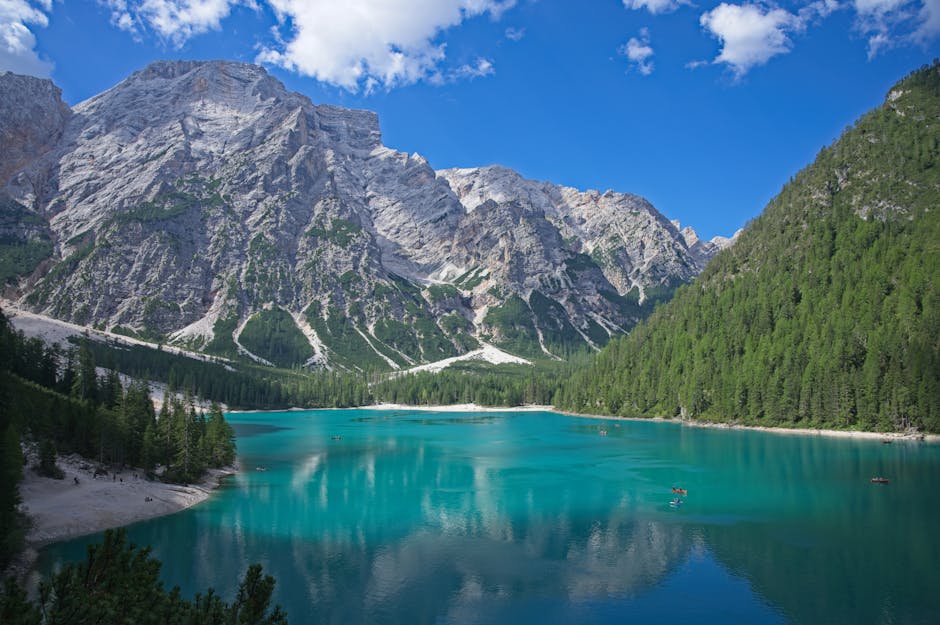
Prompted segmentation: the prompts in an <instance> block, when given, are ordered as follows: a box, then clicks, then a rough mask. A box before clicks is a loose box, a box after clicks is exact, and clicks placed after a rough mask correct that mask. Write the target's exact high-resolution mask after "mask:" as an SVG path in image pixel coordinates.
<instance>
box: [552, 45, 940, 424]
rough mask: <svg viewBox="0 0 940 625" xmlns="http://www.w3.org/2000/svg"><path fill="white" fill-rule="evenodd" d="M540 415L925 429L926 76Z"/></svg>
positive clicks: (937, 282) (938, 416)
mask: <svg viewBox="0 0 940 625" xmlns="http://www.w3.org/2000/svg"><path fill="white" fill-rule="evenodd" d="M556 403H557V404H558V405H559V407H561V408H566V409H571V410H579V411H589V412H603V413H609V414H619V415H632V416H669V417H672V416H682V417H683V418H694V419H701V420H714V421H735V422H740V423H744V424H754V425H774V426H794V427H795V426H799V427H827V428H844V429H865V430H906V429H910V428H914V429H918V430H926V431H931V432H936V431H940V64H938V62H937V61H935V62H934V64H933V65H931V66H929V67H928V66H925V67H923V68H921V69H920V70H918V71H915V72H913V73H912V74H911V75H909V76H908V77H906V78H905V79H903V80H901V81H900V82H899V83H898V84H897V85H896V86H895V87H894V88H893V89H891V91H890V92H889V94H888V96H887V98H886V100H885V103H884V104H883V105H882V106H881V107H879V108H877V109H875V110H873V111H871V112H870V113H868V114H866V115H865V116H863V117H862V118H861V119H860V120H858V122H857V123H856V124H855V126H854V127H852V128H849V129H847V130H846V131H845V132H844V133H843V135H842V136H841V138H840V139H839V140H838V141H837V142H836V143H834V144H833V145H832V146H830V147H828V148H825V149H823V150H822V151H821V152H820V153H819V155H818V156H817V158H816V161H815V162H814V163H813V164H812V165H810V166H808V167H807V168H805V169H804V170H803V171H801V172H800V173H799V174H797V175H796V176H795V177H794V178H793V179H792V180H791V181H790V182H789V183H788V184H787V185H786V186H785V187H784V188H783V190H782V191H781V192H780V194H779V195H778V196H777V197H776V198H774V199H773V200H772V201H771V202H770V204H768V206H767V207H766V209H765V210H764V212H763V214H762V215H761V216H760V217H759V218H757V219H756V220H754V221H753V222H752V223H751V224H749V226H748V227H747V228H746V230H745V231H744V232H743V233H742V234H741V236H740V237H739V239H738V242H737V243H736V244H735V246H733V247H732V248H730V249H728V250H725V251H724V252H722V253H720V254H719V255H718V256H716V257H715V258H714V260H713V261H712V262H711V263H710V264H709V265H708V267H707V268H706V269H705V271H704V272H703V273H702V274H701V275H700V277H699V278H698V279H697V280H696V281H695V282H693V283H692V284H690V285H687V286H685V287H682V288H681V289H680V290H679V291H678V292H677V294H676V297H675V298H674V299H673V300H672V301H671V302H669V303H668V304H666V305H664V306H662V307H661V308H659V309H658V310H657V312H656V313H654V315H653V316H652V317H650V319H649V320H648V321H647V322H645V323H643V324H641V325H640V326H638V327H637V328H635V329H634V331H633V332H632V334H631V335H630V336H628V337H625V338H623V339H618V340H615V341H613V342H612V343H611V344H610V345H609V346H608V347H607V349H606V350H605V351H603V352H602V353H601V354H599V355H598V357H597V358H596V359H595V362H594V364H593V366H592V367H590V368H588V369H587V370H585V371H583V372H581V373H579V374H578V375H575V376H573V378H572V379H571V380H570V382H569V383H568V384H566V385H565V388H564V389H563V391H562V392H561V393H559V396H558V398H557V401H556Z"/></svg>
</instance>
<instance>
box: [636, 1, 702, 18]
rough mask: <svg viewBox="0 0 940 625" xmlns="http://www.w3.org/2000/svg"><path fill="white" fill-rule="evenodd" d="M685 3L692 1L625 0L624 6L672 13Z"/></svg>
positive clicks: (654, 12)
mask: <svg viewBox="0 0 940 625" xmlns="http://www.w3.org/2000/svg"><path fill="white" fill-rule="evenodd" d="M683 4H685V5H690V4H692V2H691V1H690V0H623V6H624V7H626V8H628V9H632V10H634V11H639V10H640V9H646V10H647V11H649V12H650V13H652V14H653V15H657V14H659V13H671V12H672V11H675V10H676V9H678V8H679V6H680V5H683Z"/></svg>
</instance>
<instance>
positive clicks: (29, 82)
mask: <svg viewBox="0 0 940 625" xmlns="http://www.w3.org/2000/svg"><path fill="white" fill-rule="evenodd" d="M31 103H34V104H31ZM0 120H3V122H0V140H2V146H0V147H2V148H3V150H2V154H3V157H2V159H0V174H2V177H0V183H2V192H3V194H4V197H5V198H7V200H5V201H7V202H8V204H6V205H5V206H8V207H9V208H3V211H4V213H5V214H6V215H7V216H8V217H9V218H8V219H5V220H4V221H3V224H5V227H7V226H8V227H9V228H10V229H13V230H15V229H16V228H17V227H19V228H20V230H19V231H18V232H21V233H22V232H27V231H28V232H32V233H33V234H32V236H33V240H39V239H42V241H44V242H45V243H44V244H45V245H46V247H45V248H43V250H44V253H45V256H44V257H43V258H42V259H41V262H36V263H34V264H33V265H32V266H26V265H28V264H29V263H26V265H24V267H23V268H21V270H19V271H18V273H15V274H13V275H11V276H6V277H5V278H6V280H7V283H8V284H10V285H11V286H10V287H8V289H9V288H13V289H14V292H15V296H16V297H17V298H18V299H19V301H20V304H21V305H23V306H25V307H27V308H29V309H31V310H34V311H37V312H42V313H45V314H49V315H51V316H54V317H57V318H60V319H65V320H68V321H73V322H77V323H81V324H88V325H91V324H95V325H98V326H99V327H100V326H104V327H107V328H109V329H112V330H114V331H119V332H123V333H127V334H132V335H137V336H141V337H145V338H160V339H163V340H172V341H176V342H180V343H183V344H186V345H188V346H190V347H193V348H197V349H202V350H205V351H207V352H212V353H219V354H227V355H236V354H243V355H245V356H247V357H252V358H255V359H256V360H259V361H265V362H273V363H275V364H282V365H284V366H288V365H290V364H301V362H300V361H302V362H304V363H306V364H308V365H325V366H329V367H333V368H337V367H338V368H344V369H367V368H374V369H388V368H400V367H406V366H409V365H411V364H414V363H419V362H428V361H433V360H438V359H441V358H446V357H449V356H453V355H457V354H460V353H464V352H466V351H468V350H471V349H474V348H475V347H477V346H478V344H479V341H480V340H485V341H488V342H493V343H496V344H498V345H502V346H503V347H506V348H507V349H510V350H511V351H515V352H517V353H521V354H523V355H530V356H539V355H541V356H545V357H549V356H557V355H562V354H563V353H567V352H569V351H571V350H575V349H579V348H583V347H585V346H588V345H590V346H594V347H597V346H600V345H603V344H604V343H606V341H607V340H608V339H609V337H610V336H611V335H614V334H618V333H622V332H624V331H626V330H628V329H629V328H630V327H631V326H632V325H633V324H634V323H635V322H636V321H637V320H638V319H640V318H641V317H642V316H644V315H645V314H646V312H647V310H648V308H649V305H650V302H652V301H653V300H655V299H656V297H661V296H663V295H664V294H665V293H667V292H668V291H669V290H670V289H671V288H673V287H674V286H676V285H677V284H679V283H681V282H684V281H687V280H689V279H691V278H692V277H694V276H695V275H696V274H697V273H698V271H699V270H700V269H701V268H702V266H703V264H704V262H705V261H707V259H708V258H710V257H711V255H713V254H714V253H715V252H716V251H717V246H714V245H713V244H709V245H712V247H707V246H705V245H704V244H702V242H696V243H691V244H690V243H689V240H690V237H694V233H691V234H689V233H688V232H687V231H683V232H680V231H679V230H678V229H677V228H676V226H675V225H673V224H672V223H670V222H669V221H668V220H667V219H666V218H665V217H663V216H662V215H660V214H659V213H658V212H657V211H656V210H655V209H654V208H653V207H652V206H651V205H650V204H649V202H647V201H646V200H644V199H643V198H640V197H637V196H633V195H627V194H619V193H613V192H610V191H608V192H606V193H603V194H600V193H597V192H594V191H588V192H580V191H577V190H575V189H570V188H566V187H560V186H556V185H552V184H549V183H539V182H533V181H529V180H525V179H523V178H521V177H520V176H519V175H518V174H516V173H515V172H513V171H512V170H509V169H505V168H501V167H486V168H481V169H461V170H447V171H441V172H435V171H434V170H433V169H432V168H431V166H430V165H429V164H428V162H427V161H426V160H425V159H423V158H421V157H420V156H418V155H409V154H405V153H402V152H398V151H395V150H393V149H390V148H388V147H385V146H383V145H382V138H381V133H380V130H379V125H378V119H377V117H376V115H375V114H374V113H371V112H368V111H355V110H348V109H343V108H338V107H334V106H327V105H314V104H313V103H312V102H311V101H310V100H309V99H308V98H306V97H305V96H303V95H300V94H297V93H291V92H289V91H287V90H286V89H285V88H284V86H283V85H282V84H281V83H280V82H278V81H277V80H276V79H274V78H273V77H271V76H270V75H268V74H267V72H265V71H264V70H263V69H262V68H260V67H257V66H254V65H247V64H241V63H231V62H159V63H155V64H153V65H150V66H148V67H147V68H145V69H143V70H141V71H139V72H136V73H135V74H133V75H132V76H130V77H129V78H127V79H126V80H125V81H123V82H122V83H120V84H118V85H117V86H115V87H113V88H112V89H109V90H108V91H105V92H104V93H102V94H100V95H98V96H95V97H93V98H91V99H89V100H87V101H85V102H82V103H80V104H78V105H76V106H75V107H74V108H73V109H71V110H69V109H68V107H67V106H65V105H64V104H63V103H62V102H61V99H60V97H59V92H58V89H56V88H55V87H54V86H53V85H52V84H51V83H50V82H48V81H40V80H36V79H27V78H25V77H20V76H14V75H12V74H6V75H3V76H0ZM16 215H19V216H18V217H17V216H16ZM10 216H12V217H10ZM7 221H9V222H11V224H12V225H11V224H6V222H7ZM20 224H27V225H29V224H32V225H31V226H30V227H32V228H33V230H32V231H31V230H29V228H26V229H25V230H24V227H20ZM37 229H38V230H37ZM33 231H35V232H33ZM39 231H41V232H39ZM23 237H26V235H25V234H24V235H23ZM23 237H21V239H22V240H26V238H23ZM37 237H38V238H37ZM43 237H44V238H43ZM695 238H696V239H697V237H695ZM37 253H38V252H37ZM8 292H9V291H8ZM285 320H286V321H285ZM290 345H293V346H294V347H291V348H290V349H288V348H287V347H285V346H290Z"/></svg>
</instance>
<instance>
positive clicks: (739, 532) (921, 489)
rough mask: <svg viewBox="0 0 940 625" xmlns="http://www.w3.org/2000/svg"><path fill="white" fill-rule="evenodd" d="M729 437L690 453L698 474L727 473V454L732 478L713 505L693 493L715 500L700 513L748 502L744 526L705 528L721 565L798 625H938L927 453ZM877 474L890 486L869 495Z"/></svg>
mask: <svg viewBox="0 0 940 625" xmlns="http://www.w3.org/2000/svg"><path fill="white" fill-rule="evenodd" d="M728 434H730V436H723V437H720V438H717V439H716V438H714V437H708V438H696V437H689V438H688V440H687V441H686V445H685V446H684V447H683V452H684V453H685V454H686V457H687V458H689V462H690V464H693V465H694V466H721V464H720V463H719V462H716V461H714V460H713V459H712V458H713V457H714V456H716V455H718V454H723V455H724V457H725V465H724V466H726V467H732V470H728V472H727V473H726V474H724V475H720V476H718V477H719V478H720V479H719V480H718V486H719V488H716V489H714V490H715V491H716V492H714V496H713V493H711V492H709V491H708V488H707V487H706V486H702V487H701V488H699V489H697V490H696V491H695V494H696V495H700V498H701V499H708V501H707V503H706V504H704V505H703V506H701V509H704V510H706V511H708V512H712V511H714V510H715V508H716V507H717V506H718V505H727V506H729V507H732V508H737V509H744V508H745V505H742V504H741V503H740V502H739V501H736V500H735V498H746V500H747V504H746V506H748V507H749V509H750V510H751V520H750V521H747V522H744V521H739V522H736V523H733V524H729V525H725V524H721V523H707V522H706V523H703V524H702V533H703V539H704V541H705V543H706V544H707V546H708V548H709V549H710V550H711V551H712V553H713V554H714V556H715V558H716V559H717V560H719V561H720V562H721V563H722V564H724V565H725V566H726V567H727V568H728V569H730V571H731V572H732V573H734V574H738V575H742V576H743V577H745V578H747V579H748V580H749V582H750V583H751V585H752V587H753V588H754V590H755V591H756V592H758V593H760V595H761V596H763V597H764V598H765V599H766V600H767V601H769V602H772V603H773V604H774V605H776V606H779V607H780V608H782V609H783V610H784V611H785V612H786V614H787V615H788V616H789V617H790V618H792V619H793V621H794V622H796V623H833V624H840V623H845V624H847V625H848V624H853V625H854V624H856V623H858V624H864V623H924V624H927V623H936V622H937V615H940V596H938V595H937V592H936V580H937V573H936V569H937V562H940V542H938V540H937V531H936V525H935V523H931V522H929V521H927V520H928V519H931V520H932V519H936V518H937V515H938V513H940V506H938V503H937V501H935V500H934V499H933V498H932V496H929V495H928V493H932V492H935V490H936V484H937V477H936V469H935V467H936V463H935V462H931V461H930V460H929V457H930V456H929V454H925V453H924V452H925V450H924V449H923V448H921V447H918V446H916V445H912V444H906V443H899V444H895V445H892V446H890V447H888V448H885V447H883V446H882V445H881V444H880V443H879V442H878V441H874V442H872V441H840V440H832V439H827V438H821V437H820V438H810V437H781V436H768V435H754V433H747V432H738V433H728ZM768 459H771V461H768ZM872 475H890V476H891V477H892V483H891V484H890V486H881V485H877V484H871V483H870V482H869V479H870V477H871V476H872ZM755 476H759V479H755ZM709 506H710V508H709ZM705 518H706V519H707V517H705Z"/></svg>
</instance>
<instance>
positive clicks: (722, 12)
mask: <svg viewBox="0 0 940 625" xmlns="http://www.w3.org/2000/svg"><path fill="white" fill-rule="evenodd" d="M808 17H809V16H808V15H807V16H805V17H800V16H798V15H794V14H792V13H789V12H788V11H785V10H783V9H775V8H765V7H762V6H759V5H756V4H744V5H736V4H726V3H721V4H719V5H718V6H717V7H715V8H714V9H712V10H711V11H708V12H706V13H704V14H703V15H702V17H701V18H700V19H699V23H700V24H701V25H702V27H703V28H705V29H706V30H708V31H709V32H710V33H711V34H712V35H713V36H714V37H716V38H717V39H718V40H719V41H721V52H720V53H719V54H718V56H717V57H716V58H715V60H714V61H713V63H726V64H727V65H728V66H730V67H731V69H732V71H734V73H735V76H737V77H738V78H740V77H742V76H744V74H746V73H747V72H748V71H749V70H750V69H751V68H753V67H757V66H758V65H763V64H764V63H766V62H767V61H769V60H770V59H771V58H773V57H775V56H777V55H778V54H786V53H787V52H789V51H790V48H791V47H792V45H793V43H792V41H791V40H790V37H789V34H790V33H792V32H795V31H801V30H803V29H804V28H805V27H806V21H807V19H808Z"/></svg>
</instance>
